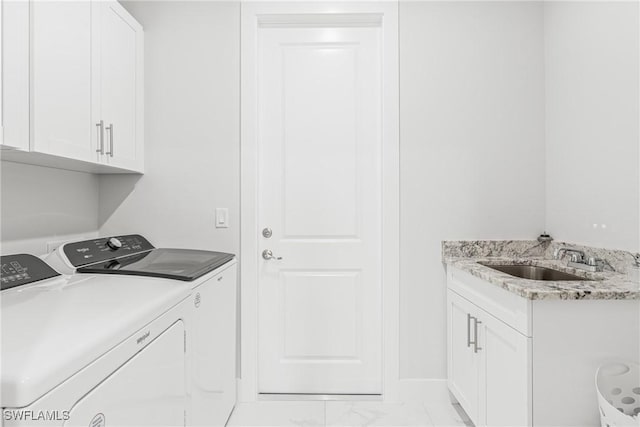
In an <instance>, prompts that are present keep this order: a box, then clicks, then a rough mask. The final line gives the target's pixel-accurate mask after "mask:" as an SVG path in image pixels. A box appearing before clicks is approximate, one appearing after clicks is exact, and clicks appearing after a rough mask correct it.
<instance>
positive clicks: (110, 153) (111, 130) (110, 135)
mask: <svg viewBox="0 0 640 427" xmlns="http://www.w3.org/2000/svg"><path fill="white" fill-rule="evenodd" d="M106 129H107V131H108V132H109V151H107V152H106V153H105V154H108V155H110V156H111V157H113V123H110V124H109V126H107V128H106Z"/></svg>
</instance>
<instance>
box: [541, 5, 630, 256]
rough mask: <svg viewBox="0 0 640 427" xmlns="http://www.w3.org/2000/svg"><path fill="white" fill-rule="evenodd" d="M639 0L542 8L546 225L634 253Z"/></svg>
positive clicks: (559, 233) (574, 238)
mask: <svg viewBox="0 0 640 427" xmlns="http://www.w3.org/2000/svg"><path fill="white" fill-rule="evenodd" d="M638 20H639V11H638V2H629V1H627V2H613V1H607V2H548V3H546V5H545V48H546V49H545V64H546V67H545V71H546V123H547V130H546V145H547V158H546V161H547V174H546V185H547V189H546V193H547V212H546V223H547V230H548V231H549V232H550V233H551V234H552V235H553V236H554V237H555V238H556V239H558V240H562V241H568V242H573V243H579V244H583V245H590V246H598V247H605V248H612V249H626V250H630V251H636V252H637V251H639V250H640V240H639V233H640V224H639V223H640V211H639V204H640V187H639V181H640V176H639V174H640V161H639V156H640V153H639V148H638V146H639V142H638V141H639V138H640V133H639V125H638V121H639V114H640V110H639V107H638V99H639V98H638V91H639V87H638V81H639V79H640V77H639V76H640V70H639V68H638V56H639V52H640V46H639V34H638V28H639V25H638Z"/></svg>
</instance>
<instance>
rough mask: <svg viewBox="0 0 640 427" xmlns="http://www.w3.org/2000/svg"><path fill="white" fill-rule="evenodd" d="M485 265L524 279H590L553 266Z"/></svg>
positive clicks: (553, 280) (551, 280)
mask: <svg viewBox="0 0 640 427" xmlns="http://www.w3.org/2000/svg"><path fill="white" fill-rule="evenodd" d="M479 264H482V265H484V266H485V267H489V268H493V269H494V270H498V271H501V272H503V273H507V274H510V275H512V276H515V277H520V278H522V279H529V280H545V281H550V282H555V281H560V280H581V281H589V279H585V278H584V277H580V276H576V275H574V274H569V273H565V272H564V271H558V270H554V269H552V268H546V267H538V266H536V265H522V264H520V265H507V264H500V265H493V264H485V263H482V262H481V263H479Z"/></svg>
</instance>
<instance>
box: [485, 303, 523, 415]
mask: <svg viewBox="0 0 640 427" xmlns="http://www.w3.org/2000/svg"><path fill="white" fill-rule="evenodd" d="M480 318H481V319H480V320H481V321H482V323H481V325H480V326H481V327H480V328H479V330H478V335H479V337H478V340H479V342H480V346H481V347H482V350H480V351H479V352H478V354H479V356H480V371H481V375H480V382H481V384H480V390H481V393H480V412H481V415H480V418H481V419H482V420H485V421H486V422H485V423H483V424H485V425H487V426H529V425H531V407H530V404H529V402H530V399H531V387H530V386H529V385H530V383H531V382H530V379H531V365H530V360H531V358H530V352H531V338H527V337H525V336H524V335H522V334H520V333H519V332H517V331H516V330H515V329H512V328H511V327H509V326H507V325H506V324H504V323H502V322H501V321H500V320H498V319H496V318H494V317H493V316H491V315H489V314H487V313H483V314H482V315H481V316H480Z"/></svg>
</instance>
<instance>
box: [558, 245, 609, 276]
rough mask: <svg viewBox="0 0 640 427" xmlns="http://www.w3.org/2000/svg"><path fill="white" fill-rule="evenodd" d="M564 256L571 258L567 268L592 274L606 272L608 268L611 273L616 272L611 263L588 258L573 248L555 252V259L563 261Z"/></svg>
mask: <svg viewBox="0 0 640 427" xmlns="http://www.w3.org/2000/svg"><path fill="white" fill-rule="evenodd" d="M562 254H570V255H571V258H569V261H568V262H567V266H569V267H573V268H578V269H580V270H585V271H590V272H592V273H595V272H600V271H604V268H605V267H607V268H609V269H610V270H611V271H616V270H615V269H614V268H613V266H612V265H611V264H610V263H609V261H607V260H605V259H600V258H596V257H589V258H587V257H586V255H585V253H584V252H583V251H580V250H577V249H571V248H566V247H565V248H556V250H554V251H553V259H558V260H559V259H562Z"/></svg>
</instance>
